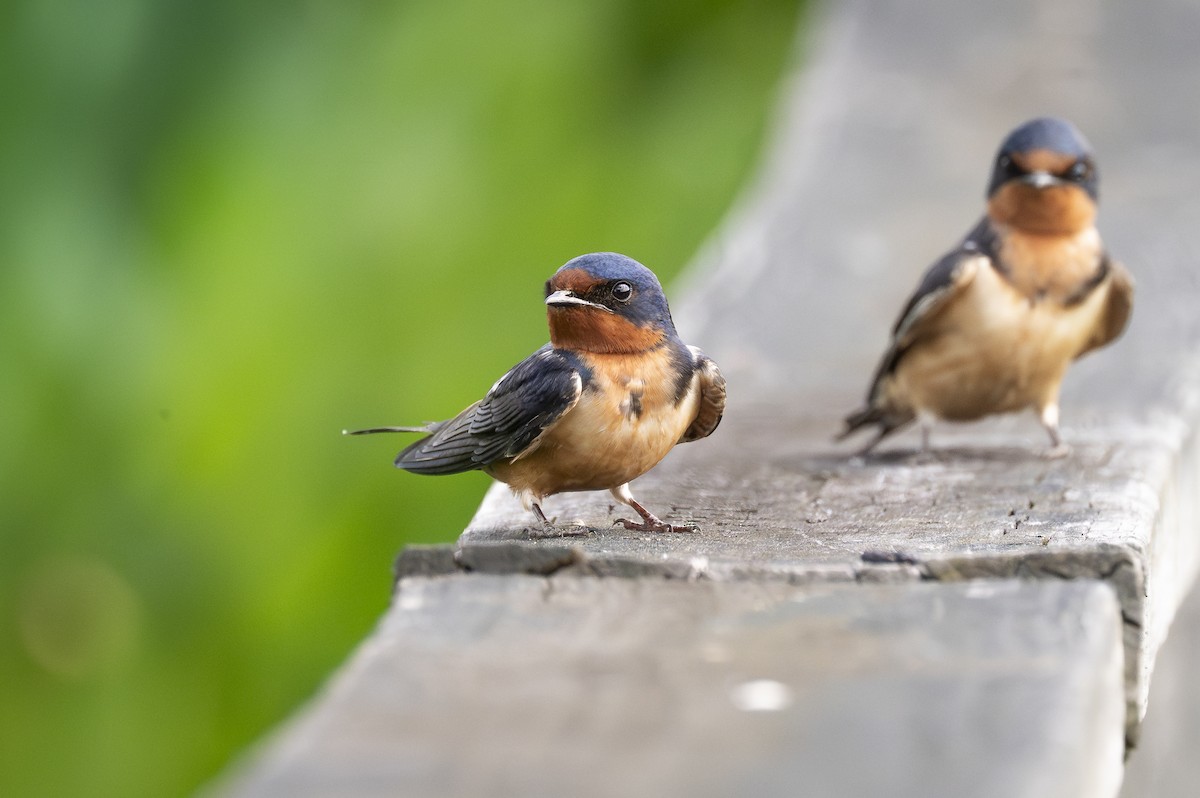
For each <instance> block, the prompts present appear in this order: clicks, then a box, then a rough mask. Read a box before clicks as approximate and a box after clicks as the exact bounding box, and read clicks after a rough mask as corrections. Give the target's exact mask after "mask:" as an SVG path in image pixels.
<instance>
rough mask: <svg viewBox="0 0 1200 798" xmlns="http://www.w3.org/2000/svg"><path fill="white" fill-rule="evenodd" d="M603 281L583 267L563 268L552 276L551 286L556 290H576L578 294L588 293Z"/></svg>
mask: <svg viewBox="0 0 1200 798" xmlns="http://www.w3.org/2000/svg"><path fill="white" fill-rule="evenodd" d="M603 282H604V281H603V280H598V279H596V278H595V277H594V276H593V275H591V274H588V273H587V272H586V271H584V270H583V269H563V270H562V271H560V272H558V273H557V274H555V275H554V276H553V277H551V278H550V288H551V289H552V290H554V291H574V292H575V293H576V294H586V293H587V292H588V291H591V290H592V289H593V288H595V287H596V286H598V285H600V284H601V283H603Z"/></svg>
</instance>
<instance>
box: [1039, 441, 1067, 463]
mask: <svg viewBox="0 0 1200 798" xmlns="http://www.w3.org/2000/svg"><path fill="white" fill-rule="evenodd" d="M1041 454H1042V457H1043V458H1045V459H1047V460H1061V459H1063V458H1064V457H1070V456H1071V445H1070V444H1068V443H1056V444H1054V445H1053V446H1051V447H1050V448H1049V449H1044V450H1042V453H1041Z"/></svg>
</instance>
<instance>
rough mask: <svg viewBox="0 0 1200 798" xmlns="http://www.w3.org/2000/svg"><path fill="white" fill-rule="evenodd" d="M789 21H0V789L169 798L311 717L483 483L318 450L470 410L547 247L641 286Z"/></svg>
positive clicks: (460, 7)
mask: <svg viewBox="0 0 1200 798" xmlns="http://www.w3.org/2000/svg"><path fill="white" fill-rule="evenodd" d="M796 6H797V3H796V2H795V0H757V1H755V2H737V1H736V0H702V1H701V2H684V1H683V0H671V2H660V3H649V2H641V0H593V1H592V2H586V3H563V2H555V0H511V1H510V2H500V3H497V2H487V1H486V0H440V1H439V2H434V1H433V0H413V1H412V2H384V1H383V0H376V1H375V2H367V1H366V0H343V1H342V2H337V3H332V2H327V3H320V2H307V3H304V2H276V1H273V0H260V1H258V2H244V1H241V0H237V1H235V0H214V2H208V3H184V2H165V1H164V0H158V1H157V2H156V1H155V0H109V2H105V3H85V2H71V0H28V2H17V3H14V4H6V5H4V6H3V7H2V8H0V91H2V92H3V100H4V103H3V105H4V113H3V114H2V115H0V181H2V183H0V190H2V193H0V197H2V198H3V212H2V213H0V258H2V262H3V268H0V407H2V411H0V412H2V415H0V419H2V420H3V429H4V444H3V446H2V447H0V484H2V485H3V500H2V502H0V707H2V708H3V709H2V710H0V793H3V794H4V795H122V796H127V795H176V794H180V793H184V792H187V791H189V790H191V789H193V788H195V787H196V786H197V785H199V784H201V783H203V782H204V781H205V780H207V779H210V778H211V777H212V775H213V774H214V773H215V772H217V771H218V770H219V769H220V768H221V767H222V766H223V765H224V764H225V763H226V762H228V761H229V759H230V757H231V756H233V755H234V754H235V753H236V752H237V751H238V750H239V749H241V748H243V747H244V746H245V745H246V744H247V743H249V742H250V741H252V740H253V739H255V738H256V737H258V736H260V735H261V734H262V733H263V732H264V731H265V730H266V729H268V728H269V727H271V726H272V725H273V724H276V723H278V722H279V721H280V720H281V719H282V718H283V717H285V716H286V715H287V713H288V712H289V711H290V710H292V709H294V708H295V707H296V706H297V704H298V703H299V702H301V701H302V700H303V699H304V698H305V697H306V696H309V695H311V694H312V692H313V691H314V689H316V687H317V686H318V685H319V684H320V682H321V679H322V678H323V677H324V676H325V675H326V674H328V673H329V671H330V670H331V669H332V668H334V667H335V666H336V665H337V664H338V663H339V662H340V661H342V660H343V659H344V658H345V657H346V656H347V653H348V652H349V651H350V650H351V649H352V647H353V646H354V644H355V642H356V641H358V640H360V639H361V638H362V637H363V636H364V635H365V634H367V633H368V632H369V630H370V628H371V626H372V624H373V623H374V621H375V620H376V619H377V618H378V616H379V615H380V613H381V612H382V611H383V609H384V608H385V607H386V604H387V601H388V593H389V587H390V572H389V567H390V562H391V559H392V557H393V555H394V554H395V553H396V551H397V550H398V549H399V548H400V547H401V546H402V545H404V544H405V543H408V542H437V541H450V540H453V539H454V537H455V536H456V534H457V533H458V531H459V530H461V528H462V527H463V525H464V524H465V522H466V521H467V519H468V518H469V517H470V515H471V513H472V510H473V508H474V507H475V506H476V504H477V502H478V499H479V497H480V495H481V494H482V491H483V490H484V489H485V487H486V485H487V483H488V480H487V479H486V478H485V477H483V476H482V475H477V474H472V475H464V476H461V477H454V478H446V479H429V478H422V477H416V476H412V475H409V474H404V473H402V472H398V471H395V470H394V469H392V468H391V465H390V462H391V458H392V456H393V454H394V452H395V451H396V449H397V447H398V446H399V445H400V439H398V438H387V437H380V438H374V439H346V438H343V437H341V436H340V435H339V432H340V430H341V429H342V428H344V427H354V426H364V425H373V424H381V423H414V422H419V421H422V420H428V419H436V418H442V417H446V416H448V415H451V414H453V413H454V412H456V411H457V410H459V409H460V408H461V407H463V406H465V405H466V404H468V403H469V402H471V401H473V400H474V399H476V398H478V397H479V396H480V395H481V393H482V392H483V391H484V390H486V389H487V387H488V386H489V385H490V384H491V383H492V382H493V381H494V380H495V379H496V377H498V376H499V375H500V374H502V373H503V372H504V370H505V369H507V368H508V367H509V366H510V365H512V364H513V363H515V362H516V361H517V360H519V359H520V358H522V357H523V356H525V355H526V354H528V353H529V352H530V351H532V350H533V349H534V348H536V347H537V346H539V345H540V344H542V343H543V342H544V341H545V339H546V331H545V318H544V313H543V310H542V305H541V290H542V283H543V281H544V280H545V279H546V278H547V277H548V276H549V275H550V274H551V273H552V272H553V270H554V269H555V268H557V267H558V266H559V265H560V264H561V263H563V262H564V261H566V260H567V259H569V258H571V257H573V256H575V255H578V254H581V253H583V252H588V251H595V250H602V249H611V250H617V251H621V252H625V253H627V254H630V255H632V256H634V257H636V258H638V259H639V260H642V261H643V262H644V263H646V264H647V265H649V266H650V267H651V268H653V269H655V270H656V271H658V273H659V274H660V276H662V277H664V278H668V277H670V276H671V275H672V274H673V273H674V272H675V271H676V270H677V269H678V268H679V267H680V266H681V265H682V264H683V263H684V262H686V261H687V259H688V258H689V257H690V256H691V255H692V253H693V252H694V251H695V250H696V248H697V247H698V245H699V244H700V242H701V241H702V239H703V238H704V236H705V235H706V234H707V233H708V232H709V231H710V230H711V229H712V228H713V226H714V225H715V223H716V222H717V221H718V219H719V218H720V216H721V215H722V213H723V212H724V210H725V209H726V208H727V206H728V205H729V202H730V200H731V199H732V197H733V196H734V194H735V192H736V190H737V188H738V186H739V184H740V183H741V182H742V180H743V179H744V178H745V176H746V175H747V173H748V171H749V169H750V167H751V165H752V163H753V160H754V156H755V153H756V151H757V149H758V147H759V145H760V141H761V138H762V134H763V129H764V122H765V120H766V117H767V113H768V110H769V108H770V105H771V101H772V99H773V94H774V88H775V83H776V81H777V78H778V75H779V74H780V73H781V70H782V68H783V66H784V62H785V59H786V58H787V53H788V52H789V51H790V49H791V44H792V39H793V31H794V30H795V24H796V19H797V7H796ZM684 332H685V333H686V331H684Z"/></svg>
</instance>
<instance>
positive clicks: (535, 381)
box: [396, 346, 583, 474]
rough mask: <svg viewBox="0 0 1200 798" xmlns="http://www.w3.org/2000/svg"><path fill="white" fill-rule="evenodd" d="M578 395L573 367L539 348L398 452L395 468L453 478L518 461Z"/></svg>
mask: <svg viewBox="0 0 1200 798" xmlns="http://www.w3.org/2000/svg"><path fill="white" fill-rule="evenodd" d="M582 393H583V378H582V376H581V374H580V371H579V369H578V368H576V365H575V364H574V363H573V362H572V361H571V360H570V359H569V358H568V357H567V356H566V355H564V354H563V353H562V352H560V351H559V350H556V349H552V348H550V347H549V346H546V347H543V348H542V349H539V350H538V351H537V352H535V353H534V354H532V355H530V356H529V357H528V358H526V359H525V360H523V361H521V362H520V363H518V364H517V365H516V366H514V367H513V368H512V370H510V371H509V372H508V373H507V374H505V375H504V376H503V377H501V378H500V379H499V380H497V381H496V384H495V385H493V386H492V388H491V390H490V391H488V392H487V395H486V396H484V398H483V399H481V400H480V401H478V402H476V403H475V404H473V405H471V406H470V407H468V408H467V409H466V410H464V411H463V412H461V413H459V414H458V415H457V416H456V417H455V418H453V419H451V420H450V421H447V422H445V424H444V425H443V426H441V427H439V428H438V430H437V432H436V433H434V434H433V435H431V436H429V437H428V438H424V439H422V440H419V441H417V442H416V443H414V444H413V445H412V446H409V447H408V448H407V449H405V450H404V451H402V452H401V453H400V454H399V456H397V458H396V466H397V467H398V468H403V469H405V470H407V471H412V472H414V473H419V474H456V473H459V472H462V471H470V470H472V469H477V468H483V467H485V466H487V465H488V464H490V463H493V462H495V461H497V460H502V459H508V458H517V457H520V456H521V455H523V454H526V453H528V452H529V451H531V450H532V449H533V448H535V447H536V445H537V442H538V439H539V438H540V437H541V435H542V434H544V433H545V431H546V430H548V429H550V427H552V426H553V425H554V424H555V423H556V422H557V421H558V420H559V419H560V418H562V416H563V414H565V413H566V412H567V411H569V410H570V409H571V408H572V407H574V406H575V404H576V403H577V402H578V401H579V397H580V395H581V394H582Z"/></svg>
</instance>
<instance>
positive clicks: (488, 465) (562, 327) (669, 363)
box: [347, 252, 725, 532]
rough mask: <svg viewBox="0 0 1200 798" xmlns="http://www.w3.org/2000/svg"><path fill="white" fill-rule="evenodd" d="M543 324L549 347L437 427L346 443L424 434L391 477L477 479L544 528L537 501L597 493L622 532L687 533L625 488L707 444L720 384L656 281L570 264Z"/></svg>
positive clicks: (636, 268) (621, 265) (609, 264)
mask: <svg viewBox="0 0 1200 798" xmlns="http://www.w3.org/2000/svg"><path fill="white" fill-rule="evenodd" d="M546 315H547V317H548V320H549V325H550V343H548V344H546V345H545V346H543V347H542V348H541V349H539V350H537V351H536V352H534V353H533V354H532V355H530V356H529V357H527V358H526V359H525V360H523V361H521V362H520V363H518V364H517V365H516V366H514V367H513V368H512V369H511V370H510V371H509V372H508V373H507V374H505V375H504V376H503V377H501V378H500V379H499V380H497V381H496V383H495V385H493V386H492V388H491V390H489V391H488V392H487V395H486V396H484V397H483V399H481V400H479V401H478V402H476V403H475V404H473V405H471V406H470V407H468V408H467V409H466V410H464V411H462V412H461V413H459V414H458V415H457V416H455V417H454V418H452V419H450V420H449V421H440V422H436V423H432V424H427V425H425V426H421V427H375V428H372V429H364V430H356V431H354V432H349V433H347V434H351V435H361V434H367V433H375V432H422V433H427V434H428V437H425V438H422V439H421V440H419V441H417V442H416V443H414V444H412V445H411V446H409V447H408V448H406V449H405V450H404V451H402V452H400V454H399V455H398V456H397V457H396V467H397V468H402V469H404V470H405V471H411V472H413V473H415V474H458V473H462V472H464V471H472V470H481V471H483V472H484V473H486V474H489V475H490V476H492V477H494V478H495V479H498V480H500V481H501V482H504V483H506V484H508V486H509V487H511V488H512V490H513V492H514V493H515V494H516V495H517V496H518V497H519V498H520V500H521V503H522V504H523V505H524V506H525V508H526V509H527V510H532V511H533V512H534V514H535V515H536V516H537V518H538V520H539V521H541V522H542V523H543V524H546V525H549V524H550V522H549V521H547V519H546V515H545V513H544V512H543V510H542V503H543V502H544V501H545V499H546V497H548V496H553V495H554V494H556V493H564V492H568V491H584V490H608V491H611V492H612V495H613V496H614V497H616V498H617V500H619V501H620V502H622V503H623V504H627V505H629V506H630V507H631V508H633V510H634V511H636V512H637V514H638V515H640V516H641V519H642V520H641V522H634V521H629V520H626V519H623V518H622V519H619V520H617V521H616V522H615V523H617V524H621V525H623V526H624V527H625V528H626V529H633V530H640V531H647V532H688V531H695V529H696V527H694V526H681V525H672V524H669V523H666V522H664V521H662V520H660V519H659V518H657V517H656V516H655V515H654V514H653V513H651V512H650V511H649V510H647V509H646V508H645V507H643V506H642V505H641V503H639V502H638V501H637V500H636V499H634V497H633V494H632V493H630V490H629V483H630V481H632V480H633V479H636V478H637V477H639V476H641V475H642V474H645V473H646V472H647V471H649V470H650V469H651V468H653V467H654V466H655V465H657V464H658V463H659V461H661V460H662V459H663V458H664V457H666V455H667V453H668V452H670V451H671V449H672V448H674V446H675V444H677V443H687V442H689V441H694V440H698V439H700V438H705V437H707V436H709V435H711V434H712V432H713V430H715V429H716V428H717V425H718V424H719V423H720V421H721V416H722V414H723V413H724V411H725V379H724V378H723V377H722V376H721V372H720V371H719V370H718V369H717V364H716V363H714V362H713V361H712V360H710V359H709V358H708V357H707V356H705V354H704V353H703V352H701V351H700V350H699V349H697V348H696V347H694V346H688V345H686V344H684V343H683V341H682V340H680V338H679V335H678V334H677V333H676V332H675V325H674V323H673V322H672V320H671V311H670V308H669V307H668V306H667V299H666V296H665V295H664V294H663V290H662V286H660V285H659V282H658V278H657V277H655V276H654V273H653V272H652V271H650V270H649V269H647V268H646V267H645V266H643V265H642V264H640V263H638V262H637V261H635V260H633V259H631V258H627V257H625V256H624V255H618V254H616V253H612V252H602V253H596V254H591V255H582V256H580V257H578V258H575V259H573V260H571V261H569V262H567V263H566V264H565V265H564V266H563V267H562V268H560V269H559V270H558V271H557V272H555V274H554V276H553V277H551V278H550V279H549V280H548V281H547V282H546Z"/></svg>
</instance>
